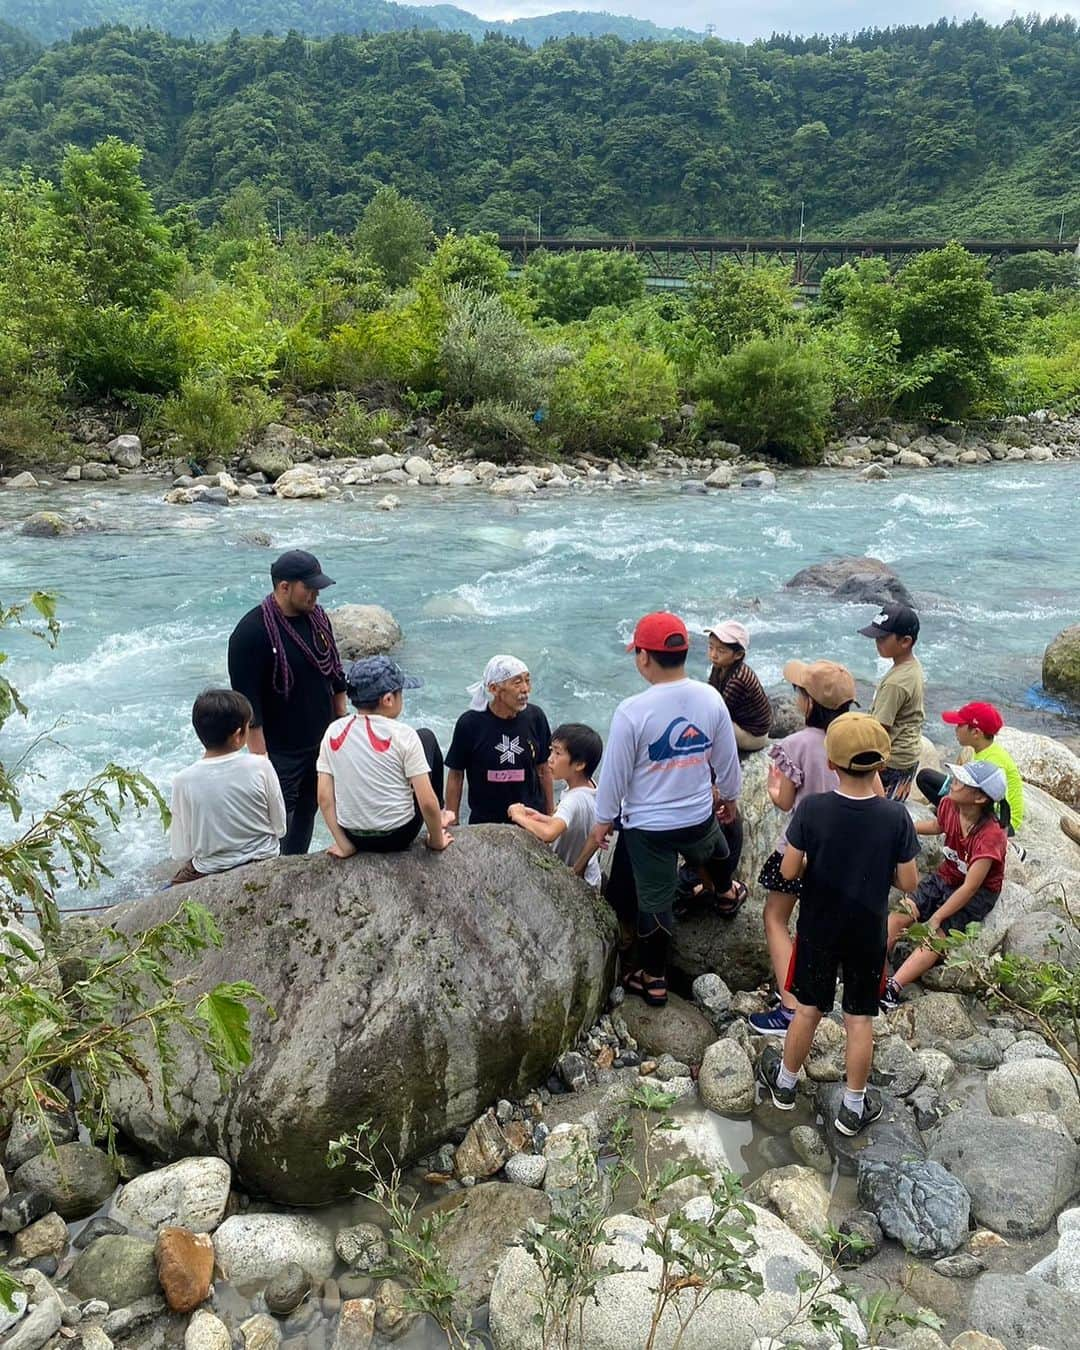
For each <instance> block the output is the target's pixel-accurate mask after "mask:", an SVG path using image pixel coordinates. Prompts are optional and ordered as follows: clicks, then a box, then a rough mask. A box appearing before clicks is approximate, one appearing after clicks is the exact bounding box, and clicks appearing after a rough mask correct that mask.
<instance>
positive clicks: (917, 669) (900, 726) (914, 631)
mask: <svg viewBox="0 0 1080 1350" xmlns="http://www.w3.org/2000/svg"><path fill="white" fill-rule="evenodd" d="M859 632H860V633H861V634H862V636H863V637H868V638H873V639H874V643H875V645H876V647H877V650H878V656H880V657H883V658H884V659H886V660H889V661H891V662H892V663H893V664H892V669H891V670H889V671H887V672H886V673H885V674H884V675H883V676H882V678H881V682H880V683H879V684H878V687H877V688H876V689H875V690H874V702H873V705H872V706H871V708H870V716H871V717H873V718H876V720H877V721H879V722H880V723H881V725H882V726H883V727H884V728H885V730H886V731H887V732H888V733H889V739H890V741H891V742H892V752H891V753H890V755H889V762H888V764H887V765H886V766H885V768H884V769H882V770H881V774H880V777H881V786H882V787H883V788H884V789H885V796H886V797H892V798H894V799H895V800H896V801H901V802H902V801H906V800H907V798H908V795H909V793H910V792H911V784H912V780H913V779H914V777H915V770H916V769H917V768H918V767H919V742H920V741H921V740H922V733H923V722H924V721H925V716H926V708H925V703H924V697H923V690H924V680H923V669H922V666H921V665H920V664H919V660H918V657H916V655H915V650H914V648H915V643H916V642H917V641H918V638H919V616H918V615H917V614H916V613H915V611H914V610H913V609H912V608H911V606H910V605H902V604H900V603H898V602H895V601H894V602H892V603H890V604H887V605H882V607H881V611H880V613H879V614H878V615H877V616H876V618H875V619H874V621H873V622H872V623H869V624H867V626H866V627H865V628H860V629H859Z"/></svg>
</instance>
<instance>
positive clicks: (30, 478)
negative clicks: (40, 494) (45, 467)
mask: <svg viewBox="0 0 1080 1350" xmlns="http://www.w3.org/2000/svg"><path fill="white" fill-rule="evenodd" d="M7 485H8V487H9V488H15V489H19V488H36V487H37V485H38V480H37V479H36V478H35V477H34V475H33V474H32V473H30V471H29V470H28V469H27V470H24V471H23V472H22V473H17V474H16V475H15V476H14V477H13V478H9V479H8V484H7Z"/></svg>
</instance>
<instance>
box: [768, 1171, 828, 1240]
mask: <svg viewBox="0 0 1080 1350" xmlns="http://www.w3.org/2000/svg"><path fill="white" fill-rule="evenodd" d="M751 1194H759V1195H762V1196H764V1197H765V1199H766V1200H767V1201H768V1202H769V1204H770V1205H771V1206H772V1208H773V1209H774V1210H775V1211H776V1212H777V1214H779V1215H780V1217H781V1218H782V1219H783V1221H784V1222H785V1223H786V1224H787V1226H788V1227H789V1228H790V1229H792V1230H793V1231H794V1232H796V1233H798V1235H799V1236H800V1237H801V1238H802V1239H803V1241H804V1242H811V1243H815V1242H817V1240H818V1238H819V1237H820V1235H821V1234H822V1233H823V1232H824V1231H825V1227H826V1225H827V1223H828V1213H829V1193H828V1191H827V1190H826V1189H825V1185H824V1183H823V1182H822V1180H821V1177H820V1175H819V1174H818V1173H817V1172H815V1171H814V1170H813V1169H811V1168H809V1167H797V1166H794V1165H792V1166H790V1167H774V1168H771V1169H770V1170H769V1171H768V1172H764V1173H763V1174H762V1175H761V1176H760V1177H759V1178H758V1179H757V1181H755V1182H754V1185H753V1187H752V1189H751Z"/></svg>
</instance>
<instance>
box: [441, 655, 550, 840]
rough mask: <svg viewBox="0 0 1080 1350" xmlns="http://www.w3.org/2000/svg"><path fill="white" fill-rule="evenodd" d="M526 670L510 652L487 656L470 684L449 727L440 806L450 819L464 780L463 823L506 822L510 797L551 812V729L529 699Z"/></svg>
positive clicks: (457, 809) (457, 812)
mask: <svg viewBox="0 0 1080 1350" xmlns="http://www.w3.org/2000/svg"><path fill="white" fill-rule="evenodd" d="M530 691H531V681H530V678H529V670H528V667H527V666H526V665H525V663H524V662H523V661H519V660H518V659H517V657H515V656H493V657H492V658H491V660H490V661H489V662H488V663H487V668H486V669H485V671H484V678H483V680H481V681H480V682H479V683H478V684H475V685H472V686H471V687H470V693H471V694H472V695H473V704H472V707H471V708H470V709H469V710H468V712H464V713H462V714H461V716H460V717H459V718H458V720H457V724H456V726H455V727H454V738H453V740H452V741H451V743H450V749H449V750H448V751H447V754H446V768H447V770H448V771H449V772H448V774H447V780H446V807H447V810H448V811H452V812H453V814H454V822H453V823H456V821H457V819H458V818H459V815H460V812H461V795H462V789H463V788H464V785H465V782H466V780H467V781H468V785H469V824H470V825H506V824H507V823H508V817H507V811H508V810H509V808H510V807H511V806H513V805H514V804H515V803H516V802H520V803H521V804H522V805H524V806H529V807H531V808H532V809H533V810H534V811H539V812H541V813H542V814H543V815H546V816H550V815H552V814H554V811H555V790H554V780H553V779H552V776H551V766H550V765H549V764H548V755H549V754H550V752H551V728H550V726H549V725H548V720H547V718H546V717H545V716H544V713H543V710H542V709H540V708H538V707H537V706H536V705H535V704H534V703H530V702H529V694H530Z"/></svg>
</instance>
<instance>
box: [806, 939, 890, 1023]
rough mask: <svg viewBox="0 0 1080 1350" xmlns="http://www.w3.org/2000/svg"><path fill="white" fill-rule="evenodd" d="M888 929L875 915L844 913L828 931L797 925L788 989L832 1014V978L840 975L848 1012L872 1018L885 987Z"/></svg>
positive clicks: (834, 986)
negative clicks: (852, 916) (854, 916)
mask: <svg viewBox="0 0 1080 1350" xmlns="http://www.w3.org/2000/svg"><path fill="white" fill-rule="evenodd" d="M886 934H887V929H886V925H885V922H884V920H883V919H877V918H875V917H874V916H873V915H869V914H868V915H867V916H866V917H865V918H863V917H861V916H860V917H859V918H857V919H855V920H854V921H852V920H851V919H850V917H847V916H845V918H844V920H843V921H842V922H837V923H836V924H835V925H832V926H831V927H830V929H829V931H828V932H825V931H814V932H807V931H806V930H805V928H803V929H797V930H796V934H795V950H794V952H793V953H792V956H791V965H790V966H789V967H788V977H787V982H786V988H787V991H788V993H789V994H792V995H794V997H795V999H796V1001H797V1002H799V1003H803V1004H805V1005H807V1006H808V1007H813V1008H817V1009H818V1011H819V1012H823V1013H830V1012H832V1010H833V1005H834V1004H835V1002H836V978H837V975H842V976H843V980H844V997H843V1000H842V1001H841V1004H840V1006H841V1007H842V1008H843V1010H844V1012H846V1013H849V1014H850V1015H851V1016H852V1017H876V1016H877V1014H878V1011H879V1008H878V1004H879V1002H880V999H881V995H882V992H883V991H884V988H885V951H886V945H887V944H886Z"/></svg>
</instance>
